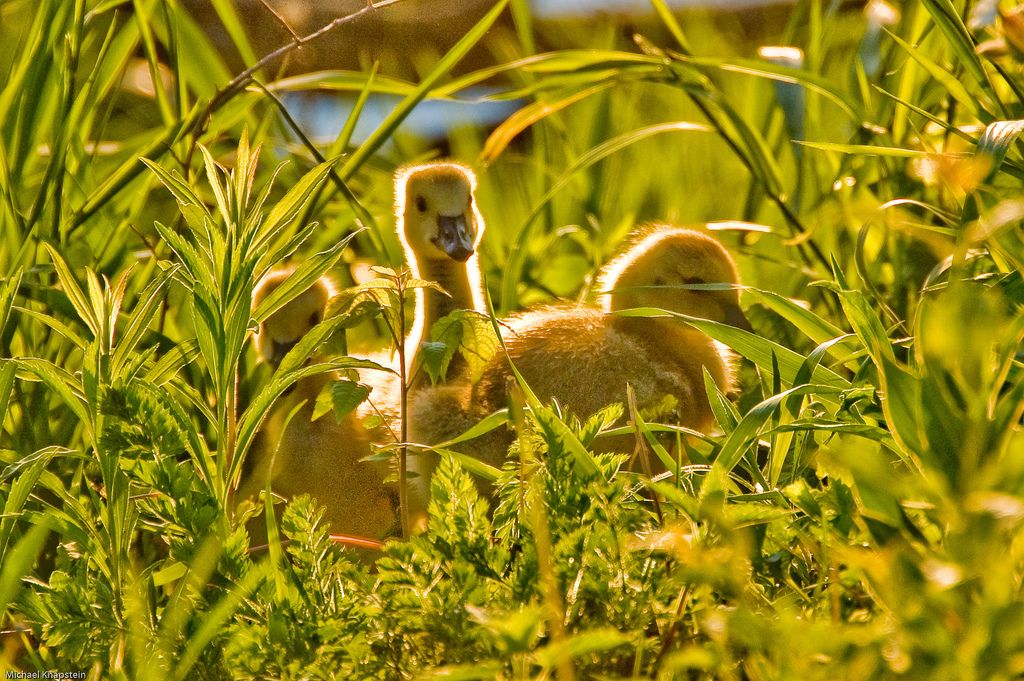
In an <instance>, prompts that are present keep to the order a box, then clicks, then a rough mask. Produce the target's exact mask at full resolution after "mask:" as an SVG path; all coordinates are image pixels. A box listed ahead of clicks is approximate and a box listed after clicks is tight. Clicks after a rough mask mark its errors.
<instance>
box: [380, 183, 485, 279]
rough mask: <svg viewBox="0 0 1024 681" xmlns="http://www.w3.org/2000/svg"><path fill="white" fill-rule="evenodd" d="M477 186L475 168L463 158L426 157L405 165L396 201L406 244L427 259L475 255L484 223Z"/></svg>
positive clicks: (396, 187)
mask: <svg viewBox="0 0 1024 681" xmlns="http://www.w3.org/2000/svg"><path fill="white" fill-rule="evenodd" d="M475 190H476V177H475V176H474V175H473V171H472V170H470V169H469V168H468V167H467V166H464V165H462V164H461V163H425V164H422V165H415V166H409V167H407V168H404V169H402V170H400V171H399V172H398V175H397V176H396V178H395V201H396V212H397V214H398V225H399V229H398V234H399V236H400V237H401V239H402V242H403V243H404V244H405V246H406V249H407V250H410V251H411V252H412V253H413V254H415V255H416V256H417V257H419V258H424V259H427V260H446V259H451V260H456V261H458V262H465V261H467V260H469V258H470V256H472V255H473V252H474V251H475V250H476V246H477V243H478V242H479V241H480V237H481V236H482V234H483V229H484V223H483V219H482V218H481V217H480V212H479V211H478V210H477V207H476V200H475V199H474V197H473V192H474V191H475Z"/></svg>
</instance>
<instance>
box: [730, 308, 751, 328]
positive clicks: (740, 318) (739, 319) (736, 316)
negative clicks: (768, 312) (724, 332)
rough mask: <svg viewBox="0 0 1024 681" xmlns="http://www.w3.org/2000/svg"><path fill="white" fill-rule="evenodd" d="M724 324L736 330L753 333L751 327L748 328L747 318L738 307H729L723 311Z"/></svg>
mask: <svg viewBox="0 0 1024 681" xmlns="http://www.w3.org/2000/svg"><path fill="white" fill-rule="evenodd" d="M725 323H726V324H728V325H729V326H734V327H736V328H737V329H743V330H744V331H749V332H750V333H753V332H754V329H753V327H751V326H750V322H749V321H748V320H747V316H746V315H744V314H743V310H741V309H740V306H739V305H730V306H729V308H728V309H727V310H726V311H725Z"/></svg>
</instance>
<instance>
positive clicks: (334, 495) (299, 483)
mask: <svg viewBox="0 0 1024 681" xmlns="http://www.w3.org/2000/svg"><path fill="white" fill-rule="evenodd" d="M289 274H290V270H275V271H274V272H271V273H270V274H269V275H267V276H266V277H265V278H264V279H263V281H262V282H261V283H260V285H259V286H258V287H257V289H256V291H255V292H254V293H253V307H255V306H256V305H258V304H259V302H260V301H261V300H263V299H264V298H265V297H266V296H267V295H268V294H270V292H271V291H273V290H274V289H275V288H276V287H277V286H279V285H280V284H281V282H283V281H284V280H285V278H286V277H287V276H288V275H289ZM333 295H334V291H333V289H332V287H331V284H330V282H329V281H328V280H327V279H326V278H324V277H322V278H320V279H319V280H318V281H317V282H316V283H314V284H313V286H312V287H310V288H309V290H307V291H305V292H304V293H302V294H301V295H299V296H298V297H297V298H295V299H294V300H293V301H292V302H290V303H288V304H287V305H285V306H284V307H283V308H281V309H280V310H278V311H277V312H275V313H274V314H272V315H271V316H270V317H269V318H268V319H266V320H265V321H264V322H263V323H262V324H261V325H260V329H259V332H258V333H257V335H256V347H257V349H258V351H259V354H260V357H261V359H262V360H263V361H266V362H268V363H270V364H271V365H274V366H276V365H277V364H279V363H280V361H281V359H282V358H283V357H284V355H285V354H286V353H287V352H288V350H290V349H291V348H292V347H293V346H294V345H295V344H296V343H297V342H298V341H299V340H301V339H302V337H303V336H304V335H305V334H306V333H307V332H308V331H309V330H310V329H311V328H312V327H313V326H315V325H316V324H317V323H319V322H320V321H321V319H322V318H323V314H324V307H325V305H326V304H327V301H328V300H330V298H331V297H332V296H333ZM336 378H337V377H336V376H335V375H333V374H329V373H328V374H321V375H318V376H313V377H309V378H304V379H302V380H300V381H298V382H297V383H296V384H295V386H294V388H293V389H292V390H291V392H289V393H288V394H287V395H285V396H283V397H281V398H280V399H278V401H277V402H276V403H275V405H274V409H273V412H272V413H271V414H270V415H269V417H268V418H267V421H266V422H265V424H264V426H263V430H262V432H261V434H260V446H259V448H258V449H257V450H256V451H254V455H255V464H254V466H253V467H252V471H251V473H250V475H249V476H248V479H247V480H246V482H245V483H243V486H242V490H243V493H247V494H253V493H255V492H257V491H258V490H260V489H263V488H264V486H265V484H266V478H267V475H271V476H272V483H271V484H272V489H273V491H274V492H275V493H276V494H280V495H281V496H284V497H292V496H296V495H299V494H309V495H311V496H312V497H314V498H315V499H316V500H317V501H318V502H319V503H320V504H322V505H323V506H324V507H325V508H326V513H325V516H324V519H325V520H326V521H327V522H329V523H330V525H331V532H332V534H345V535H356V536H359V537H368V538H372V539H383V538H384V537H387V536H390V535H394V534H397V531H398V529H399V528H398V525H397V521H398V514H397V509H396V505H397V494H396V490H394V489H393V488H392V486H391V485H388V484H385V483H384V478H385V476H387V474H388V467H387V465H386V464H385V463H369V462H365V461H361V459H362V458H363V457H366V456H368V455H369V454H370V453H371V450H370V436H369V434H368V433H367V432H366V429H365V428H363V426H362V424H361V422H360V419H359V418H358V416H357V415H356V414H355V413H352V414H349V415H347V416H346V417H344V418H343V419H342V420H341V422H338V420H337V419H336V418H335V417H334V415H333V414H331V413H328V414H326V415H324V416H322V417H320V418H319V419H317V420H316V421H312V420H311V419H312V416H313V407H314V404H315V402H316V398H317V395H319V394H320V391H321V390H322V389H323V387H324V386H325V385H327V383H328V382H329V381H331V380H334V379H336ZM300 402H305V404H303V405H302V406H301V407H300V408H299V409H298V411H296V412H295V414H294V415H293V416H292V417H291V420H290V421H288V415H289V414H290V413H291V412H292V410H293V409H295V407H296V405H298V404H299V403H300Z"/></svg>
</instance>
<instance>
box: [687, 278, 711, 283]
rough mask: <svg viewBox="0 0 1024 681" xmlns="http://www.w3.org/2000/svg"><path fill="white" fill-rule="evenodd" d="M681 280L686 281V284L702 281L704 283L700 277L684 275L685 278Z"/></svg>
mask: <svg viewBox="0 0 1024 681" xmlns="http://www.w3.org/2000/svg"><path fill="white" fill-rule="evenodd" d="M683 282H684V283H687V284H703V283H706V282H705V281H704V280H703V279H701V278H700V277H686V278H685V279H683Z"/></svg>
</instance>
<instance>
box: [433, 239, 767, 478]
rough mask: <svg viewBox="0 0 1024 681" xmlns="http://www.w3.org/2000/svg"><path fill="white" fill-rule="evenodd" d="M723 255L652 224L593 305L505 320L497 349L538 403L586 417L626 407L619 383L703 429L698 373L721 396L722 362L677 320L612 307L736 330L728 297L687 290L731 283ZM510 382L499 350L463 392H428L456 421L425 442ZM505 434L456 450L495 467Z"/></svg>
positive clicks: (710, 243) (453, 430)
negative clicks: (657, 311) (669, 400)
mask: <svg viewBox="0 0 1024 681" xmlns="http://www.w3.org/2000/svg"><path fill="white" fill-rule="evenodd" d="M738 282H739V277H738V275H737V272H736V266H735V264H734V263H733V260H732V257H731V256H730V255H729V253H728V252H727V251H726V250H725V249H724V248H723V247H722V246H721V244H719V243H718V242H717V241H715V240H714V239H712V238H711V237H708V236H706V235H704V234H701V233H699V232H696V231H692V230H688V229H681V228H674V227H666V226H660V227H655V228H652V229H649V230H645V231H644V232H642V233H640V234H639V235H638V237H637V238H636V239H635V240H634V242H633V244H632V245H631V246H630V247H629V248H628V249H627V250H626V251H625V252H624V253H623V254H622V255H620V256H619V257H617V258H616V259H615V260H613V261H612V262H611V263H610V264H609V265H608V266H606V267H605V269H604V271H603V274H602V276H601V284H602V287H603V289H604V290H605V291H607V293H605V294H604V296H603V299H602V301H601V302H602V305H601V307H600V308H595V307H589V306H579V307H568V306H551V307H544V308H539V309H536V310H532V311H528V312H525V313H523V314H520V315H517V316H514V317H512V318H510V319H508V320H506V324H507V328H508V331H507V332H505V333H504V334H503V335H504V336H505V344H506V346H507V348H508V353H509V356H510V357H511V359H512V362H513V363H514V364H515V366H516V368H517V369H518V370H519V371H520V372H521V373H522V375H523V377H524V378H525V379H526V382H527V384H529V386H530V387H531V388H532V389H533V391H534V392H535V393H536V394H537V396H538V397H539V398H540V400H541V401H542V402H549V401H550V400H552V399H556V400H558V402H559V403H560V404H561V405H562V406H563V407H564V408H566V409H568V410H570V411H572V412H574V413H576V414H578V415H580V416H588V415H590V414H593V413H594V412H596V411H598V410H599V409H601V408H603V407H605V406H608V405H609V404H612V403H616V402H618V403H622V404H625V402H626V385H627V384H628V385H630V386H632V387H633V390H634V392H635V394H636V398H637V405H638V407H639V408H641V409H643V408H645V407H651V406H654V405H658V404H660V403H661V402H662V400H663V399H664V397H665V396H672V397H674V398H675V399H676V403H677V406H676V410H675V414H674V416H675V420H676V421H677V422H678V423H679V424H680V425H684V426H687V427H689V428H693V429H695V430H707V429H709V428H710V427H711V426H712V424H713V415H712V412H711V408H710V405H709V404H708V400H707V395H706V392H705V389H704V377H703V371H704V369H707V371H708V372H709V373H710V375H711V376H712V378H713V379H714V380H715V382H716V383H717V384H718V385H719V387H720V388H721V389H722V390H723V391H725V392H728V391H730V390H731V388H732V376H731V372H730V368H729V364H728V356H727V353H726V352H725V351H724V350H720V349H719V347H718V346H717V345H716V343H715V342H714V341H713V340H711V338H709V337H708V336H706V335H705V334H703V333H701V332H699V331H697V330H695V329H693V328H691V327H689V326H687V325H685V324H684V323H682V322H681V321H679V320H675V319H665V318H649V317H620V316H617V315H613V314H610V312H612V311H615V310H623V309H628V308H634V307H658V308H661V309H665V310H670V311H673V312H679V313H683V314H687V315H691V316H694V317H702V318H705V319H712V320H714V321H719V322H724V323H728V324H732V325H736V326H741V327H744V328H746V327H747V324H746V319H745V317H744V316H743V313H742V311H741V310H740V307H739V299H738V291H737V290H735V289H730V290H691V289H684V288H679V287H680V286H684V285H692V284H713V283H725V284H732V285H735V284H738ZM513 381H514V378H513V376H512V373H511V370H510V368H509V366H508V363H507V361H506V359H505V357H504V354H503V353H499V355H498V356H496V357H495V358H494V359H492V360H491V361H490V362H489V363H488V365H487V366H486V368H485V369H484V372H483V376H482V377H481V379H480V381H479V382H477V383H476V385H474V386H473V388H472V389H471V390H470V391H468V392H467V393H466V394H465V395H463V396H461V398H460V397H459V396H456V395H453V394H451V393H448V394H438V395H437V396H436V398H435V399H436V400H437V401H438V403H439V404H444V405H447V406H448V408H449V409H450V410H452V411H453V412H455V405H456V404H457V403H459V400H460V399H461V400H462V401H461V404H462V405H463V406H464V408H465V416H466V417H468V418H461V419H460V418H459V415H458V413H457V412H456V413H455V415H454V416H449V417H448V418H447V423H449V424H450V427H449V430H447V431H441V432H431V433H429V437H431V438H433V439H434V441H435V442H436V441H440V440H443V439H448V438H450V437H453V436H455V435H457V434H458V433H459V432H461V430H464V429H465V427H466V426H467V425H469V424H471V423H472V422H475V421H476V420H479V418H481V417H483V416H485V415H487V414H488V413H490V412H492V411H494V410H496V409H499V408H501V407H503V406H505V405H506V403H507V395H508V388H509V386H510V385H512V383H513ZM509 442H510V440H509V439H508V438H505V439H501V438H498V437H491V438H488V439H486V440H482V441H480V442H474V443H470V444H468V445H467V446H466V447H465V449H466V451H469V452H473V453H474V454H478V455H480V456H481V458H483V459H484V460H486V461H488V463H491V464H500V462H501V461H502V459H503V458H504V456H505V453H506V449H507V445H508V444H509Z"/></svg>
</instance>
